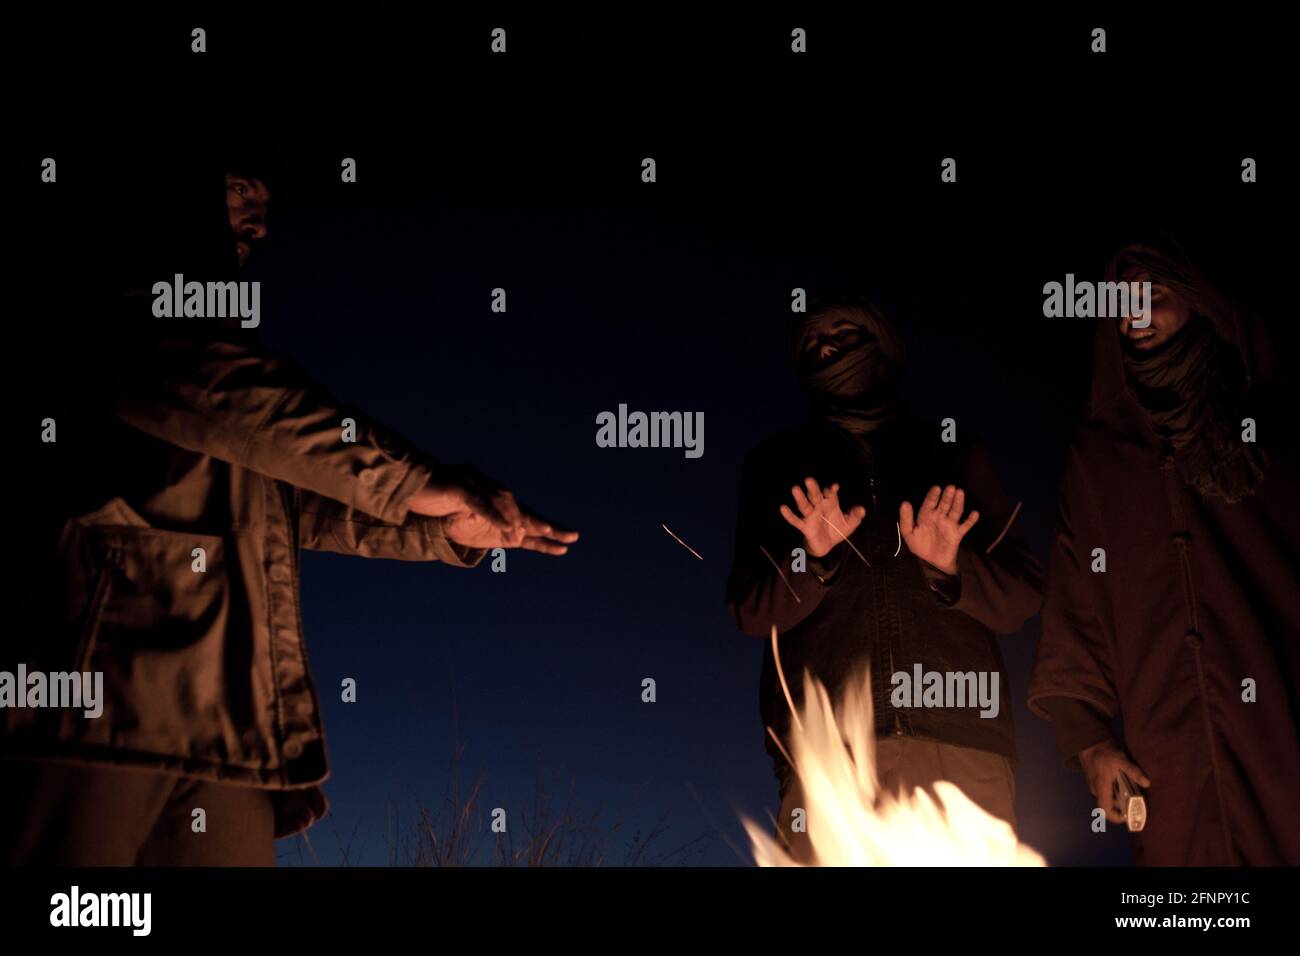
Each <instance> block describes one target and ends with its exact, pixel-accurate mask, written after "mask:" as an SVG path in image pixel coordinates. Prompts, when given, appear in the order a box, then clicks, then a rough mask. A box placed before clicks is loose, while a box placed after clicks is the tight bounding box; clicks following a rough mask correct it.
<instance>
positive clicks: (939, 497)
mask: <svg viewBox="0 0 1300 956" xmlns="http://www.w3.org/2000/svg"><path fill="white" fill-rule="evenodd" d="M965 507H966V492H964V491H962V490H961V489H960V488H958V487H956V486H955V485H949V486H948V487H947V488H944V489H942V491H941V490H940V488H939V486H938V485H935V486H934V487H933V488H931V489H930V492H929V494H927V495H926V496H925V500H924V501H922V502H921V507H920V508H918V509H917V510H916V514H915V516H914V515H913V514H912V503H911V502H910V501H904V502H903V503H902V504H901V505H900V506H899V508H898V530H899V532H900V533H901V534H902V536H903V541H904V542H906V544H907V550H909V551H911V552H912V553H913V554H914V555H916V556H917V557H918V558H920V559H921V560H922V561H925V562H928V563H929V564H932V565H934V566H935V567H936V568H938V569H939V570H940V571H942V572H944V573H945V574H956V573H957V549H958V547H960V545H961V539H962V538H964V537H966V532H967V531H969V530H970V529H971V528H973V527H975V522H976V521H978V520H979V517H980V513H979V512H978V511H972V512H971V513H970V514H969V515H967V517H966V520H965V521H962V520H961V513H962V511H963V510H964V509H965Z"/></svg>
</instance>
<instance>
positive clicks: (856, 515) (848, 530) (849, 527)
mask: <svg viewBox="0 0 1300 956" xmlns="http://www.w3.org/2000/svg"><path fill="white" fill-rule="evenodd" d="M866 516H867V509H866V508H864V507H863V506H862V505H858V506H856V507H855V508H853V509H851V510H850V511H849V513H848V514H846V515H845V516H844V524H845V528H844V533H845V534H846V535H850V534H852V533H853V532H854V531H857V530H858V525H860V524H862V519H863V518H865V517H866Z"/></svg>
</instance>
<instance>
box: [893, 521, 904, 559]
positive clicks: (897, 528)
mask: <svg viewBox="0 0 1300 956" xmlns="http://www.w3.org/2000/svg"><path fill="white" fill-rule="evenodd" d="M894 533H895V534H897V535H898V547H897V548H895V549H894V557H898V552H900V551H902V550H903V527H902V525H900V524H899V523H898V522H897V521H895V522H894Z"/></svg>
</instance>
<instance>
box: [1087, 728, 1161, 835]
mask: <svg viewBox="0 0 1300 956" xmlns="http://www.w3.org/2000/svg"><path fill="white" fill-rule="evenodd" d="M1079 765H1080V766H1082V767H1083V775H1084V778H1085V779H1086V780H1087V781H1088V789H1089V790H1091V791H1092V795H1093V796H1094V797H1096V798H1097V806H1098V807H1099V808H1100V809H1102V810H1104V811H1105V813H1106V819H1107V820H1109V821H1110V822H1111V823H1123V822H1124V813H1123V812H1122V810H1121V808H1120V807H1119V805H1118V804H1116V802H1115V781H1116V780H1117V779H1118V778H1119V775H1120V773H1121V772H1123V773H1126V774H1128V778H1129V779H1130V780H1132V781H1133V782H1134V783H1136V784H1137V785H1138V786H1140V787H1149V786H1151V780H1150V778H1149V777H1147V775H1146V774H1145V773H1144V772H1143V771H1142V768H1141V767H1139V766H1138V765H1137V764H1135V763H1134V762H1133V761H1132V760H1130V759H1129V755H1128V754H1127V753H1125V752H1124V750H1123V748H1121V747H1120V746H1119V745H1118V744H1117V743H1115V741H1113V740H1103V741H1102V742H1101V743H1099V744H1093V745H1092V746H1091V747H1088V748H1087V749H1086V750H1082V751H1080V752H1079Z"/></svg>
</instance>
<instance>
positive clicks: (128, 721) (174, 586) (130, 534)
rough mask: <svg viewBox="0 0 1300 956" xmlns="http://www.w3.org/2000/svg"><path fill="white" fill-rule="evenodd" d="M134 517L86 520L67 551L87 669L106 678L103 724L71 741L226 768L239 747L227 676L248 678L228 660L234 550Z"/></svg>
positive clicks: (220, 541) (90, 723)
mask: <svg viewBox="0 0 1300 956" xmlns="http://www.w3.org/2000/svg"><path fill="white" fill-rule="evenodd" d="M110 504H112V503H110ZM132 515H134V512H130V511H129V509H128V511H127V512H121V511H120V510H117V511H115V512H112V513H106V512H105V509H101V511H100V512H97V513H96V514H95V515H92V516H85V517H83V518H81V519H77V520H76V522H75V525H76V526H75V527H74V528H72V529H70V532H69V534H68V535H67V538H66V541H65V543H66V545H67V547H66V548H65V555H66V559H67V562H68V564H67V567H68V569H69V576H70V578H75V577H78V576H80V578H81V579H80V580H73V581H71V582H70V587H71V590H72V591H73V592H74V593H77V594H80V595H83V600H82V604H81V606H82V608H84V610H82V611H81V612H80V613H79V614H77V615H76V617H77V619H78V624H79V627H78V628H77V631H79V639H78V641H77V650H76V657H77V659H78V664H79V665H80V666H79V668H78V669H80V670H82V671H84V672H91V673H94V674H102V675H103V698H104V701H103V711H102V713H101V715H100V717H98V718H96V719H92V720H86V721H84V722H81V723H79V724H77V725H76V726H75V727H73V728H70V729H69V731H68V733H70V734H71V735H73V736H75V737H76V738H77V739H78V740H79V741H80V742H82V743H86V744H95V745H100V746H108V747H112V748H114V749H128V750H134V751H142V752H148V753H154V754H158V755H162V756H166V757H180V758H189V759H200V760H221V759H224V758H225V757H226V756H227V755H228V754H229V753H230V750H231V749H232V748H234V749H237V747H238V743H237V741H235V740H233V739H230V736H229V735H230V729H229V728H230V721H229V718H228V707H227V705H226V688H227V683H228V681H227V676H228V673H229V672H230V668H231V667H232V666H233V667H236V668H238V667H240V666H241V663H242V664H243V665H244V666H245V668H246V667H247V662H240V661H234V660H231V659H230V654H229V653H228V651H229V649H228V647H227V640H226V631H227V628H228V625H229V620H230V610H231V608H230V605H231V587H230V581H229V576H228V572H227V567H226V541H225V539H224V538H222V537H218V536H215V535H203V534H192V533H189V532H184V531H169V530H163V529H158V528H151V527H149V526H148V525H147V523H145V522H143V521H142V520H139V517H138V515H135V516H134V519H133V518H132V517H131V516H132ZM105 518H107V519H108V520H109V521H110V522H111V523H102V522H103V521H104V519H105ZM246 682H247V670H245V673H244V683H245V684H246Z"/></svg>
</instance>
